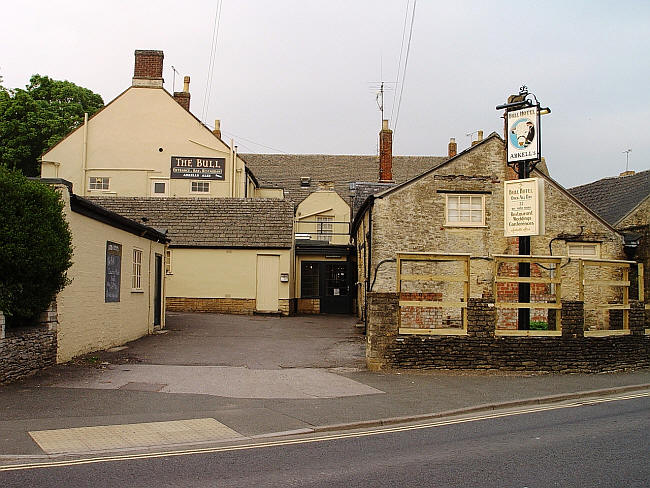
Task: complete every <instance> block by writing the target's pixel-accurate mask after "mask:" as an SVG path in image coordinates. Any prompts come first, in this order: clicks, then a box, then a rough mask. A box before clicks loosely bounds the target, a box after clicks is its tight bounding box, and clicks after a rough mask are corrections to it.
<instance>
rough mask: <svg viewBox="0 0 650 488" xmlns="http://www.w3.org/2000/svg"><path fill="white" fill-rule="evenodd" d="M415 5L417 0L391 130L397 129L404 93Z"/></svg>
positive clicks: (413, 17) (412, 14) (413, 14)
mask: <svg viewBox="0 0 650 488" xmlns="http://www.w3.org/2000/svg"><path fill="white" fill-rule="evenodd" d="M416 5H417V0H413V12H412V13H411V27H410V31H409V41H408V44H407V45H406V56H405V57H404V71H403V72H402V86H400V92H399V101H398V102H397V115H395V123H394V124H393V130H394V131H395V130H397V121H398V120H399V109H400V107H401V106H402V95H403V93H404V81H405V80H406V69H407V67H408V63H409V53H410V52H411V38H412V37H413V24H414V21H415V7H416Z"/></svg>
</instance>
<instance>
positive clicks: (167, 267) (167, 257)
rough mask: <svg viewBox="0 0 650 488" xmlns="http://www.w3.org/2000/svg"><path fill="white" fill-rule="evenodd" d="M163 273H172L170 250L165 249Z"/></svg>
mask: <svg viewBox="0 0 650 488" xmlns="http://www.w3.org/2000/svg"><path fill="white" fill-rule="evenodd" d="M165 274H168V275H170V274H173V273H172V250H171V249H167V250H166V251H165Z"/></svg>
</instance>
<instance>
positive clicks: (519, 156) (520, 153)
mask: <svg viewBox="0 0 650 488" xmlns="http://www.w3.org/2000/svg"><path fill="white" fill-rule="evenodd" d="M506 117H507V118H508V133H507V136H508V163H515V162H520V161H532V160H538V159H539V158H540V155H541V144H540V137H539V110H538V108H537V107H535V106H532V107H526V108H522V109H519V110H511V111H509V112H506Z"/></svg>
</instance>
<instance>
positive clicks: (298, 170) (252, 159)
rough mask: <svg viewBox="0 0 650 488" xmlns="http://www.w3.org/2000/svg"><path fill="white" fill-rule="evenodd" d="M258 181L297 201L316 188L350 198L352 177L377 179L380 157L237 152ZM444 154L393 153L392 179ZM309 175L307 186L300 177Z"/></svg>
mask: <svg viewBox="0 0 650 488" xmlns="http://www.w3.org/2000/svg"><path fill="white" fill-rule="evenodd" d="M240 156H241V157H242V159H244V161H246V164H247V165H248V167H250V168H251V169H252V170H253V172H254V173H255V176H257V178H258V179H259V180H260V182H261V183H270V184H273V185H277V186H280V187H282V188H284V190H285V196H286V197H287V198H289V199H290V200H292V201H294V202H295V203H300V202H301V201H302V200H304V199H305V198H306V197H307V196H309V194H310V193H312V192H313V191H316V190H319V189H331V190H335V191H336V192H337V193H338V194H339V195H340V196H341V198H343V199H344V200H345V201H346V202H349V200H350V196H351V194H352V193H353V191H351V190H350V183H352V182H355V181H367V182H377V181H379V157H378V156H376V155H373V156H350V155H331V154H240ZM447 159H448V158H447V157H446V156H393V180H394V181H395V183H402V182H404V181H407V180H409V179H411V178H413V177H414V176H417V175H419V174H421V173H424V172H425V171H427V170H429V169H431V168H433V167H435V166H437V165H439V164H441V163H442V162H444V161H446V160H447ZM301 177H310V178H311V181H310V185H309V186H308V187H303V186H301V183H300V178H301Z"/></svg>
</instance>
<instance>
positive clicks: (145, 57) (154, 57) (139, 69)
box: [132, 49, 165, 88]
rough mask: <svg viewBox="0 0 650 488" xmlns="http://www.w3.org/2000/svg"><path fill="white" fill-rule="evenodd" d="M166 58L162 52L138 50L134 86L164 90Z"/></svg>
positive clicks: (134, 70)
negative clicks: (164, 64)
mask: <svg viewBox="0 0 650 488" xmlns="http://www.w3.org/2000/svg"><path fill="white" fill-rule="evenodd" d="M164 57H165V55H164V54H163V52H162V51H151V50H143V49H136V51H135V68H134V69H133V82H132V86H137V87H145V88H162V86H163V77H162V71H163V58H164Z"/></svg>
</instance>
